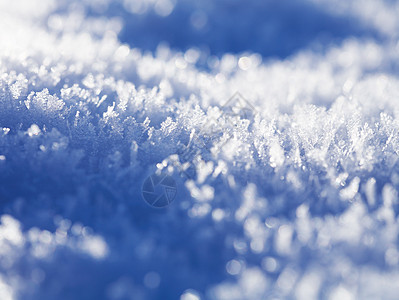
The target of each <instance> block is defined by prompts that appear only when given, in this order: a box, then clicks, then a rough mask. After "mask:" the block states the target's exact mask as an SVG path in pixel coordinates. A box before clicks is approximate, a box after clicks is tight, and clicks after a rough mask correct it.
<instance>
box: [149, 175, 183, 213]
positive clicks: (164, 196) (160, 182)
mask: <svg viewBox="0 0 399 300" xmlns="http://www.w3.org/2000/svg"><path fill="white" fill-rule="evenodd" d="M176 193H177V187H176V182H175V180H174V179H173V178H172V177H171V176H169V175H167V174H160V175H158V174H156V173H155V174H152V175H151V176H149V177H147V179H146V180H145V181H144V183H143V188H142V195H143V198H144V200H145V201H146V202H147V203H148V204H149V205H150V206H152V207H156V208H162V207H166V206H168V205H169V204H171V203H172V202H173V200H174V199H175V197H176Z"/></svg>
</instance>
